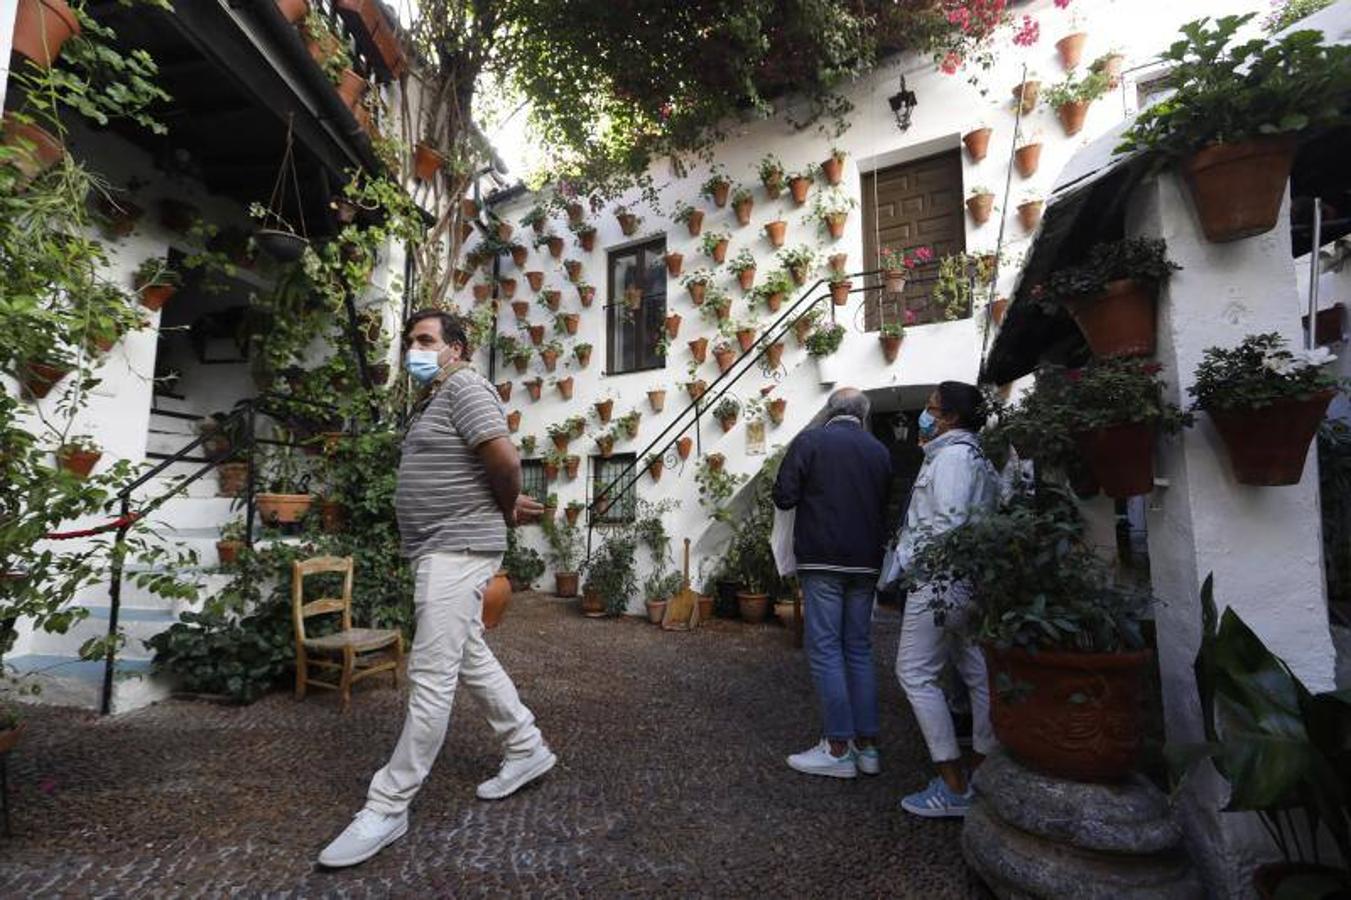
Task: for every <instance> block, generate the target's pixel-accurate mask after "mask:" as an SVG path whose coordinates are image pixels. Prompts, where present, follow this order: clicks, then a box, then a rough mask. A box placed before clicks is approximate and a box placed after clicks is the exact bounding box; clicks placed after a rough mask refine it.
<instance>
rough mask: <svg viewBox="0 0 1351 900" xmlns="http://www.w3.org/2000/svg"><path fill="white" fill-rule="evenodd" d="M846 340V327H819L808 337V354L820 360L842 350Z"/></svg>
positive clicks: (837, 325)
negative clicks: (841, 346)
mask: <svg viewBox="0 0 1351 900" xmlns="http://www.w3.org/2000/svg"><path fill="white" fill-rule="evenodd" d="M843 340H844V326H843V325H839V324H834V325H827V326H825V327H823V328H822V327H818V328H816V329H815V330H814V331H812V333H811V334H809V335H807V354H808V355H809V356H812V357H815V358H816V359H820V358H821V357H823V356H829V355H830V354H832V353H834V352H835V351H836V350H839V349H840V343H841V342H842V341H843Z"/></svg>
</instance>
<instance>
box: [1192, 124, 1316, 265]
mask: <svg viewBox="0 0 1351 900" xmlns="http://www.w3.org/2000/svg"><path fill="white" fill-rule="evenodd" d="M1294 158H1295V139H1294V138H1292V137H1269V138H1255V139H1253V140H1251V141H1242V142H1239V143H1235V144H1212V145H1211V146H1209V147H1206V148H1204V149H1202V150H1198V151H1197V152H1196V153H1194V154H1192V155H1191V156H1189V157H1187V158H1186V159H1185V160H1183V161H1182V174H1183V176H1184V178H1185V179H1186V181H1187V187H1188V188H1189V189H1190V191H1191V196H1192V202H1193V203H1195V204H1196V214H1197V216H1198V217H1199V218H1200V220H1201V230H1202V231H1203V232H1204V233H1205V236H1206V240H1208V241H1211V242H1214V243H1225V242H1227V241H1236V240H1239V239H1240V238H1245V237H1252V236H1253V235H1256V234H1263V233H1265V232H1267V231H1270V230H1271V229H1272V228H1274V227H1275V225H1276V221H1277V219H1278V218H1279V217H1280V213H1281V201H1282V200H1283V199H1284V197H1285V184H1286V182H1287V181H1289V180H1290V165H1291V163H1292V162H1293V161H1294Z"/></svg>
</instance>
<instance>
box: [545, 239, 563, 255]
mask: <svg viewBox="0 0 1351 900" xmlns="http://www.w3.org/2000/svg"><path fill="white" fill-rule="evenodd" d="M545 243H546V244H548V246H549V255H550V256H552V257H553V258H554V259H558V258H559V257H560V256H562V255H563V239H562V238H561V237H558V236H554V237H551V238H549V240H548V241H546V242H545Z"/></svg>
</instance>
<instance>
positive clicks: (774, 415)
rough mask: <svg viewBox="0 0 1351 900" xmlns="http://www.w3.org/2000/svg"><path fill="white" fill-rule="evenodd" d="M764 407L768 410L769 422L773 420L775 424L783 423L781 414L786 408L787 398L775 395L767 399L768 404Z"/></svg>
mask: <svg viewBox="0 0 1351 900" xmlns="http://www.w3.org/2000/svg"><path fill="white" fill-rule="evenodd" d="M765 408H766V410H768V412H769V420H770V421H771V422H773V423H774V424H775V425H782V424H783V414H784V411H785V410H786V409H787V408H788V401H787V400H785V399H784V398H783V397H777V398H775V399H773V400H771V401H769V405H768V406H767V407H765Z"/></svg>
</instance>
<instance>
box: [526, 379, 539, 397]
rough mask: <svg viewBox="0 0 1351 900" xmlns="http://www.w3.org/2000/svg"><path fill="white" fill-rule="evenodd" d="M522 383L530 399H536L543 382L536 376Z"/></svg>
mask: <svg viewBox="0 0 1351 900" xmlns="http://www.w3.org/2000/svg"><path fill="white" fill-rule="evenodd" d="M524 384H525V390H526V393H528V394H529V395H530V399H531V400H535V401H538V400H539V396H540V392H541V391H542V390H543V389H544V382H543V381H540V380H539V379H538V378H532V379H531V380H529V381H527V382H524Z"/></svg>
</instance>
